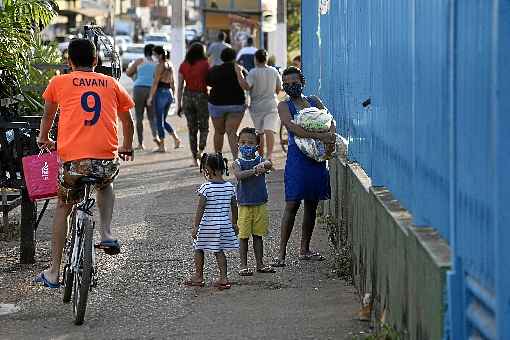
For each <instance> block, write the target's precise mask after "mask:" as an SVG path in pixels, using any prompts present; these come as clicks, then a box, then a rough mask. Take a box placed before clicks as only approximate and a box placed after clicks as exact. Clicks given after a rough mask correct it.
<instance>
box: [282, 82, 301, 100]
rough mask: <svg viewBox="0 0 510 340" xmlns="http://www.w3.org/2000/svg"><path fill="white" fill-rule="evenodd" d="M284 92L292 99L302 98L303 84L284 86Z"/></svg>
mask: <svg viewBox="0 0 510 340" xmlns="http://www.w3.org/2000/svg"><path fill="white" fill-rule="evenodd" d="M283 90H284V91H285V92H286V93H287V94H288V95H289V96H290V97H292V98H296V97H301V93H303V84H301V83H293V84H283Z"/></svg>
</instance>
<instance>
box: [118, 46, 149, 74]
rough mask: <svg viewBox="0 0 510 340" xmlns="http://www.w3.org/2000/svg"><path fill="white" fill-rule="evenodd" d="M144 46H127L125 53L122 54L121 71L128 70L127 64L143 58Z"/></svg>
mask: <svg viewBox="0 0 510 340" xmlns="http://www.w3.org/2000/svg"><path fill="white" fill-rule="evenodd" d="M144 48H145V44H130V45H128V46H127V48H126V51H125V52H124V53H123V54H122V69H123V70H125V69H127V68H128V66H129V64H131V62H133V61H134V60H136V59H139V58H144V57H145V55H144V54H143V50H144Z"/></svg>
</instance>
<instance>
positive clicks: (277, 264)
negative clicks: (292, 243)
mask: <svg viewBox="0 0 510 340" xmlns="http://www.w3.org/2000/svg"><path fill="white" fill-rule="evenodd" d="M271 267H274V268H281V267H285V260H282V259H279V258H275V259H274V260H273V263H271Z"/></svg>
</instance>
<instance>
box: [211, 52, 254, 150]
mask: <svg viewBox="0 0 510 340" xmlns="http://www.w3.org/2000/svg"><path fill="white" fill-rule="evenodd" d="M235 58H236V52H235V51H234V50H233V49H232V48H226V49H224V50H223V52H221V60H223V64H221V65H219V66H214V67H213V68H211V70H210V71H209V74H208V75H207V85H208V86H210V87H211V91H210V93H209V104H208V108H209V114H210V115H211V118H212V122H213V126H214V151H215V152H222V149H223V139H224V135H225V133H226V134H227V137H228V143H229V145H230V150H231V151H232V155H233V159H236V158H237V151H238V150H237V130H238V129H239V125H240V124H241V121H242V120H243V116H244V111H245V110H246V98H245V95H244V91H243V89H242V88H241V86H240V85H239V81H238V80H237V73H236V69H235Z"/></svg>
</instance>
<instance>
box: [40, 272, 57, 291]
mask: <svg viewBox="0 0 510 340" xmlns="http://www.w3.org/2000/svg"><path fill="white" fill-rule="evenodd" d="M34 282H35V283H42V284H43V285H44V287H48V288H52V289H54V288H60V283H58V282H57V283H53V282H51V281H49V280H48V279H47V278H46V276H44V273H40V274H39V275H37V277H36V278H35V279H34Z"/></svg>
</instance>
